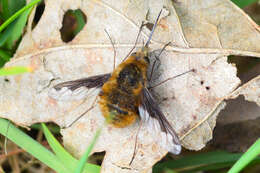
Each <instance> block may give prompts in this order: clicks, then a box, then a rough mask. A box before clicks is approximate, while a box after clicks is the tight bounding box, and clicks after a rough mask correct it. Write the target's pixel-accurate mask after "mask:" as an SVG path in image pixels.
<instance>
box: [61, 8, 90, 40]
mask: <svg viewBox="0 0 260 173" xmlns="http://www.w3.org/2000/svg"><path fill="white" fill-rule="evenodd" d="M86 21H87V17H86V15H85V14H84V13H83V12H82V11H81V10H80V9H77V10H68V11H67V12H66V13H65V15H64V17H63V21H62V28H61V29H60V33H61V39H62V41H64V42H66V43H67V42H70V41H71V40H73V38H74V37H75V36H76V35H77V34H78V33H79V32H80V31H81V30H82V29H83V27H84V26H85V24H86Z"/></svg>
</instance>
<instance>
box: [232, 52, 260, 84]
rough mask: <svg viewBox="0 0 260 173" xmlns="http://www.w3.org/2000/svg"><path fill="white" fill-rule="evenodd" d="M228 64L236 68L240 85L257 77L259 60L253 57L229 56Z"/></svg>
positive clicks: (259, 65)
mask: <svg viewBox="0 0 260 173" xmlns="http://www.w3.org/2000/svg"><path fill="white" fill-rule="evenodd" d="M228 62H229V63H233V64H235V65H236V67H237V76H238V77H239V78H240V79H241V81H242V84H244V83H246V82H248V81H249V80H251V79H253V78H254V77H256V76H258V75H259V72H260V70H259V69H260V59H259V58H255V57H244V56H243V57H242V56H229V57H228Z"/></svg>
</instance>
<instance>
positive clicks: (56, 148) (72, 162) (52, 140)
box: [41, 123, 77, 171]
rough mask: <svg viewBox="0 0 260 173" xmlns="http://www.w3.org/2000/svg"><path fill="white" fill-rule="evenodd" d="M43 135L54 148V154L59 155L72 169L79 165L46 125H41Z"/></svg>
mask: <svg viewBox="0 0 260 173" xmlns="http://www.w3.org/2000/svg"><path fill="white" fill-rule="evenodd" d="M41 126H42V129H43V133H44V135H45V137H46V139H47V141H48V143H49V145H50V147H51V148H52V150H53V152H54V153H55V154H56V155H57V157H58V158H59V159H60V160H61V161H62V162H63V163H64V164H65V165H66V166H68V167H69V168H70V170H71V171H72V170H73V167H74V165H76V164H77V160H76V159H75V158H73V157H72V156H71V155H70V154H69V153H68V152H67V151H66V150H65V149H64V148H63V147H62V146H61V144H60V143H59V142H58V141H57V140H56V139H55V137H54V136H53V135H52V134H51V132H50V131H49V129H48V128H47V127H46V125H45V124H44V123H41Z"/></svg>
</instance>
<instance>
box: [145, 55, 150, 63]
mask: <svg viewBox="0 0 260 173" xmlns="http://www.w3.org/2000/svg"><path fill="white" fill-rule="evenodd" d="M144 60H145V61H146V62H147V63H148V64H149V63H150V60H149V58H148V56H145V57H144Z"/></svg>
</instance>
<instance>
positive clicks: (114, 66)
mask: <svg viewBox="0 0 260 173" xmlns="http://www.w3.org/2000/svg"><path fill="white" fill-rule="evenodd" d="M105 32H106V34H107V36H108V38H109V40H110V42H111V44H112V46H113V49H114V65H113V71H114V70H115V68H116V48H115V43H114V42H113V40H112V38H111V37H110V35H109V34H108V32H107V30H106V29H105Z"/></svg>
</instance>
